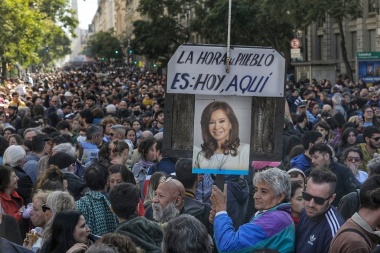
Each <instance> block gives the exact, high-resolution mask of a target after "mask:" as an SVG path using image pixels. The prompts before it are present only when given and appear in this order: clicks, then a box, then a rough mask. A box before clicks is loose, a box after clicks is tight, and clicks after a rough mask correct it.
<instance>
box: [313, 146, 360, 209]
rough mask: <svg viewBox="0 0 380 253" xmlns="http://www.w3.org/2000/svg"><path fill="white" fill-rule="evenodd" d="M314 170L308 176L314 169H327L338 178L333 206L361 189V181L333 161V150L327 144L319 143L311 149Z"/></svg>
mask: <svg viewBox="0 0 380 253" xmlns="http://www.w3.org/2000/svg"><path fill="white" fill-rule="evenodd" d="M309 153H310V156H311V162H312V164H313V167H312V169H310V170H308V171H306V175H307V176H308V175H309V174H310V171H311V170H313V169H327V170H329V171H331V172H333V173H334V174H335V176H336V177H337V178H338V181H337V183H336V197H335V199H334V201H333V202H332V205H333V206H337V205H338V203H339V200H340V199H341V198H342V197H343V196H344V195H346V194H348V193H350V192H353V191H355V189H358V188H360V183H359V181H358V180H357V179H356V178H355V176H354V174H353V173H352V171H351V170H350V169H349V168H347V167H346V166H344V165H343V164H340V163H337V162H334V161H333V152H332V149H331V148H330V147H329V146H328V145H327V144H325V143H318V144H315V145H314V146H312V147H311V149H310V151H309Z"/></svg>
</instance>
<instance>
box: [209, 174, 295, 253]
mask: <svg viewBox="0 0 380 253" xmlns="http://www.w3.org/2000/svg"><path fill="white" fill-rule="evenodd" d="M253 184H254V186H255V194H254V199H255V208H256V209H257V210H258V211H257V213H256V214H255V215H254V216H253V217H252V219H251V221H250V222H248V223H246V224H244V225H242V226H240V227H239V229H238V230H237V231H235V228H234V226H233V224H232V220H231V218H230V217H229V216H228V214H227V212H226V210H227V195H226V194H225V193H226V192H227V185H226V184H225V185H224V191H223V192H222V191H221V190H220V189H219V188H218V187H217V186H213V188H212V195H211V203H212V211H211V213H210V222H211V221H212V218H213V217H214V219H213V222H214V238H215V244H216V247H217V248H218V251H221V252H253V251H256V250H259V249H274V250H277V251H278V252H282V253H286V252H289V253H290V252H294V246H295V227H294V223H293V220H292V217H291V216H290V211H291V206H290V203H289V200H290V187H291V186H290V176H289V175H288V174H287V173H286V172H284V171H282V170H280V169H278V168H271V169H268V170H265V171H262V172H259V173H256V174H255V176H254V178H253Z"/></svg>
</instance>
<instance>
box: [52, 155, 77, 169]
mask: <svg viewBox="0 0 380 253" xmlns="http://www.w3.org/2000/svg"><path fill="white" fill-rule="evenodd" d="M76 160H77V159H76V158H75V157H73V156H71V155H69V154H66V153H63V152H58V153H56V154H54V155H52V156H51V157H50V159H49V165H50V164H53V165H56V166H58V167H59V168H60V169H61V170H62V169H65V168H67V167H69V166H70V165H71V164H73V163H75V162H76Z"/></svg>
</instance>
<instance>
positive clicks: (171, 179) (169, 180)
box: [164, 177, 182, 196]
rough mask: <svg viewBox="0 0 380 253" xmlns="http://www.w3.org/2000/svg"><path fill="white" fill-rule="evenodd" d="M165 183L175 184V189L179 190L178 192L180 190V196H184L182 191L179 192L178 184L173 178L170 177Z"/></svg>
mask: <svg viewBox="0 0 380 253" xmlns="http://www.w3.org/2000/svg"><path fill="white" fill-rule="evenodd" d="M164 182H165V183H168V182H172V183H173V184H174V186H175V188H177V190H178V192H179V195H178V196H182V193H181V191H180V190H179V188H178V186H177V184H176V183H175V182H174V181H173V178H172V177H168V178H167V179H166V180H165V181H164Z"/></svg>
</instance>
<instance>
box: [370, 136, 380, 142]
mask: <svg viewBox="0 0 380 253" xmlns="http://www.w3.org/2000/svg"><path fill="white" fill-rule="evenodd" d="M371 139H372V140H374V141H379V140H380V137H376V138H371Z"/></svg>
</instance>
